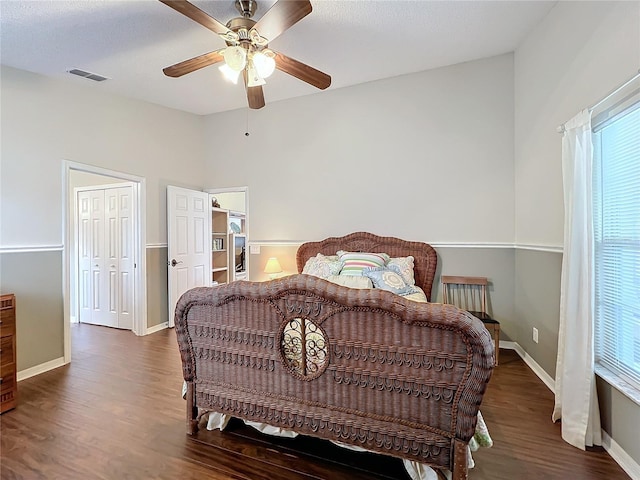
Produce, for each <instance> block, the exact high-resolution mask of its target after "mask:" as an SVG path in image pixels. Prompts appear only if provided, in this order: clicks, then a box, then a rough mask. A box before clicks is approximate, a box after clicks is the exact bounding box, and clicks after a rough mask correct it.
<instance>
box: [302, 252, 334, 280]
mask: <svg viewBox="0 0 640 480" xmlns="http://www.w3.org/2000/svg"><path fill="white" fill-rule="evenodd" d="M340 270H342V261H340V260H339V259H338V257H337V256H336V255H331V256H325V255H323V254H321V253H319V254H317V255H316V256H315V257H311V258H310V259H309V260H307V262H306V263H305V264H304V268H303V269H302V273H306V274H307V275H313V276H316V277H320V278H327V277H329V276H331V275H338V274H339V273H340Z"/></svg>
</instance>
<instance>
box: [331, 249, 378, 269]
mask: <svg viewBox="0 0 640 480" xmlns="http://www.w3.org/2000/svg"><path fill="white" fill-rule="evenodd" d="M338 258H340V260H341V261H342V263H343V265H342V270H340V275H362V270H363V269H365V268H371V267H384V266H385V264H386V263H387V262H388V261H389V255H387V254H386V253H364V252H345V251H343V250H340V251H339V252H338Z"/></svg>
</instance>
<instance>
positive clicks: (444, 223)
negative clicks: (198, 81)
mask: <svg viewBox="0 0 640 480" xmlns="http://www.w3.org/2000/svg"><path fill="white" fill-rule="evenodd" d="M264 91H265V99H266V101H267V107H266V108H264V109H262V110H259V111H250V112H248V121H249V132H250V136H249V137H246V136H245V135H244V133H245V130H246V123H247V111H246V110H238V111H233V112H226V113H222V114H217V115H211V116H209V117H208V118H207V121H206V128H205V130H206V134H205V138H206V142H207V146H206V147H207V156H208V158H210V159H211V161H210V163H208V164H207V168H208V170H207V180H208V183H209V184H210V186H212V187H225V186H233V185H247V186H248V187H249V192H250V194H249V202H250V203H249V212H250V219H249V222H250V230H251V240H252V241H263V240H271V241H273V240H289V241H297V240H315V239H319V238H324V237H327V236H331V235H341V234H346V233H350V232H353V231H357V230H367V231H371V232H374V233H377V234H380V235H393V236H398V237H402V238H406V239H412V240H423V241H429V242H432V243H437V242H471V243H482V242H490V243H509V244H511V243H513V236H514V206H513V205H514V192H513V134H514V127H513V108H514V105H513V56H512V55H511V54H507V55H502V56H498V57H493V58H489V59H483V60H478V61H474V62H469V63H464V64H460V65H455V66H451V67H446V68H440V69H437V70H431V71H427V72H422V73H417V74H411V75H405V76H401V77H396V78H391V79H387V80H380V81H376V82H371V83H368V84H364V85H358V86H354V87H349V88H344V89H339V90H334V91H331V90H330V91H326V92H323V93H321V94H318V95H312V96H308V97H302V98H297V99H293V100H289V101H283V102H275V103H271V104H270V103H269V85H268V84H267V85H266V86H265V87H264Z"/></svg>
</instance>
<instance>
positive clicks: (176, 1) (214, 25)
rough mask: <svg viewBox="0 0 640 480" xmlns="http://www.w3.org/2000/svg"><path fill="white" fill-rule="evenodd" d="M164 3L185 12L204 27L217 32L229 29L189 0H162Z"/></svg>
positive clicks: (224, 31)
mask: <svg viewBox="0 0 640 480" xmlns="http://www.w3.org/2000/svg"><path fill="white" fill-rule="evenodd" d="M160 1H161V2H162V3H164V4H165V5H167V6H168V7H171V8H173V9H174V10H175V11H176V12H179V13H181V14H183V15H184V16H186V17H189V18H190V19H191V20H193V21H194V22H197V23H199V24H200V25H202V26H203V27H206V28H208V29H209V30H211V31H212V32H215V33H226V32H228V31H229V29H228V28H227V27H226V26H225V25H223V24H222V23H220V22H219V21H217V20H216V19H215V18H213V17H212V16H211V15H209V14H208V13H205V12H203V11H202V10H200V9H199V8H198V7H196V6H195V5H193V4H191V3H189V2H187V1H186V0H160Z"/></svg>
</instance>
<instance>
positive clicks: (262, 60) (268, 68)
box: [253, 50, 276, 78]
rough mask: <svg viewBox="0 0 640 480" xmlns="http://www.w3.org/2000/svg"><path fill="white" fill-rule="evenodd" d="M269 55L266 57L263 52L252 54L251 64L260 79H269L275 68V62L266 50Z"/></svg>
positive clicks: (271, 54)
mask: <svg viewBox="0 0 640 480" xmlns="http://www.w3.org/2000/svg"><path fill="white" fill-rule="evenodd" d="M266 52H268V53H270V55H267V54H265V53H263V52H256V53H254V54H253V64H254V66H255V67H256V70H257V71H258V75H260V76H261V77H262V78H267V77H269V76H270V75H271V74H272V73H273V71H274V70H275V68H276V61H275V60H274V59H273V53H271V51H270V50H266Z"/></svg>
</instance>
